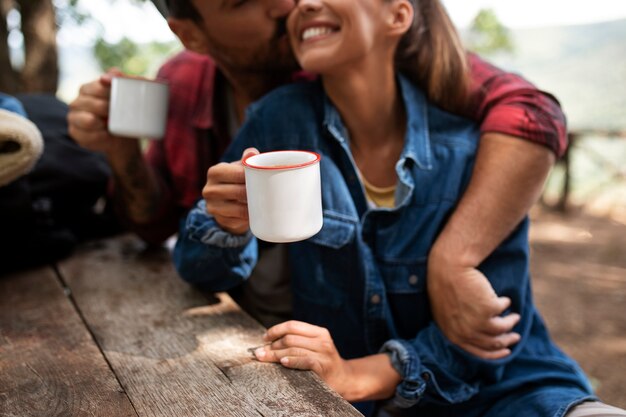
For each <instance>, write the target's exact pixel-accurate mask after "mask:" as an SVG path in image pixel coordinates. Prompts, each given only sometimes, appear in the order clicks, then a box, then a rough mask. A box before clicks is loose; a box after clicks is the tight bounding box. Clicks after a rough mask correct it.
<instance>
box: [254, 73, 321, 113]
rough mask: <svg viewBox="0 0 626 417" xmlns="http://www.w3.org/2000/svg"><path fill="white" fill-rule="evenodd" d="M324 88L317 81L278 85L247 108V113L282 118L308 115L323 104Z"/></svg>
mask: <svg viewBox="0 0 626 417" xmlns="http://www.w3.org/2000/svg"><path fill="white" fill-rule="evenodd" d="M323 97H324V90H323V89H322V86H321V83H320V82H319V81H299V82H294V83H291V84H286V85H284V86H281V87H278V88H276V89H274V90H272V91H271V92H269V93H267V94H266V95H265V96H263V97H262V98H261V99H259V100H258V101H256V102H254V103H253V104H251V105H250V106H249V108H248V115H257V116H264V117H271V116H272V115H274V116H277V117H281V118H284V117H285V116H287V115H290V116H303V115H307V116H310V114H311V113H315V112H316V111H318V110H319V109H321V108H322V106H323Z"/></svg>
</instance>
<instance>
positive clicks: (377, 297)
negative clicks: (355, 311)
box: [370, 294, 380, 304]
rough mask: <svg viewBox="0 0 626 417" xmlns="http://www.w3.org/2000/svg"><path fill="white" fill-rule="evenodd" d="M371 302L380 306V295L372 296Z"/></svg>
mask: <svg viewBox="0 0 626 417" xmlns="http://www.w3.org/2000/svg"><path fill="white" fill-rule="evenodd" d="M370 302H371V303H372V304H379V303H380V295H378V294H374V295H372V298H370Z"/></svg>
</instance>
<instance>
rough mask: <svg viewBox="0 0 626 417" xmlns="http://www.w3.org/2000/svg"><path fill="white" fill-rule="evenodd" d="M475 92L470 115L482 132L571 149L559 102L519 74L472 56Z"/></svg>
mask: <svg viewBox="0 0 626 417" xmlns="http://www.w3.org/2000/svg"><path fill="white" fill-rule="evenodd" d="M469 63H470V69H471V72H470V76H471V89H470V97H469V107H468V109H467V112H466V115H467V116H468V117H470V118H471V119H473V120H475V121H477V122H479V123H480V130H481V133H486V132H498V133H504V134H507V135H511V136H516V137H519V138H521V139H526V140H529V141H531V142H534V143H538V144H540V145H544V146H547V147H548V148H550V149H551V150H552V151H553V152H554V153H555V155H556V156H557V157H560V156H562V155H563V154H564V153H565V150H566V149H567V145H568V141H567V126H566V119H565V115H564V114H563V111H562V110H561V107H560V105H559V102H558V101H557V99H556V98H555V97H554V96H552V95H551V94H549V93H547V92H544V91H541V90H539V89H537V87H535V86H534V85H533V84H531V83H530V82H528V81H527V80H525V79H524V78H522V77H520V76H519V75H516V74H512V73H507V72H504V71H502V70H501V69H499V68H497V67H494V66H493V65H490V64H488V63H487V62H485V61H483V60H481V59H480V58H479V57H478V56H477V55H475V54H469Z"/></svg>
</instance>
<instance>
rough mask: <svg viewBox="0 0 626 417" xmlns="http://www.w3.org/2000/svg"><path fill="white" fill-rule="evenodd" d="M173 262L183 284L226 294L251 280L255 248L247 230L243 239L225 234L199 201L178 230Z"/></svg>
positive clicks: (256, 252)
mask: <svg viewBox="0 0 626 417" xmlns="http://www.w3.org/2000/svg"><path fill="white" fill-rule="evenodd" d="M173 259H174V265H175V266H176V269H177V271H178V273H179V274H180V276H181V277H182V278H183V279H184V280H185V281H187V282H189V283H191V284H195V285H198V286H200V287H202V288H204V289H207V290H209V291H227V290H230V289H232V288H234V287H236V286H237V285H239V284H241V283H242V282H243V281H245V280H246V279H248V278H249V277H250V274H251V273H252V270H253V269H254V267H255V265H256V263H257V259H258V246H257V241H256V238H254V237H253V236H252V234H251V233H250V232H249V231H248V233H246V234H245V235H242V236H239V235H232V234H230V233H228V232H226V231H224V230H223V229H222V228H221V227H220V226H219V225H218V224H217V222H216V221H215V219H214V218H213V217H212V216H211V215H209V214H208V213H207V212H206V205H205V202H204V200H200V201H199V202H198V204H197V205H196V206H195V207H194V208H193V209H192V210H191V211H190V212H189V215H188V216H187V219H186V221H185V222H184V223H183V224H182V226H181V228H180V234H179V237H178V240H177V242H176V247H175V248H174V254H173Z"/></svg>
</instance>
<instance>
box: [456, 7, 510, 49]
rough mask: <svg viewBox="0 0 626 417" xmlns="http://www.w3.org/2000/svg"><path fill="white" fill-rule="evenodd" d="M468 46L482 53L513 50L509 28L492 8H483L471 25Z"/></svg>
mask: <svg viewBox="0 0 626 417" xmlns="http://www.w3.org/2000/svg"><path fill="white" fill-rule="evenodd" d="M467 47H468V48H469V49H470V50H472V51H474V52H477V53H479V54H481V55H493V54H496V53H498V52H509V53H511V52H513V51H514V49H515V48H514V46H513V41H512V40H511V35H510V32H509V30H508V29H507V28H506V27H505V26H504V25H503V24H502V23H500V21H499V20H498V17H497V16H496V14H495V13H494V11H493V10H491V9H482V10H480V11H479V12H478V15H476V17H475V18H474V20H473V21H472V24H471V26H470V30H469V35H468V42H467Z"/></svg>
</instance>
